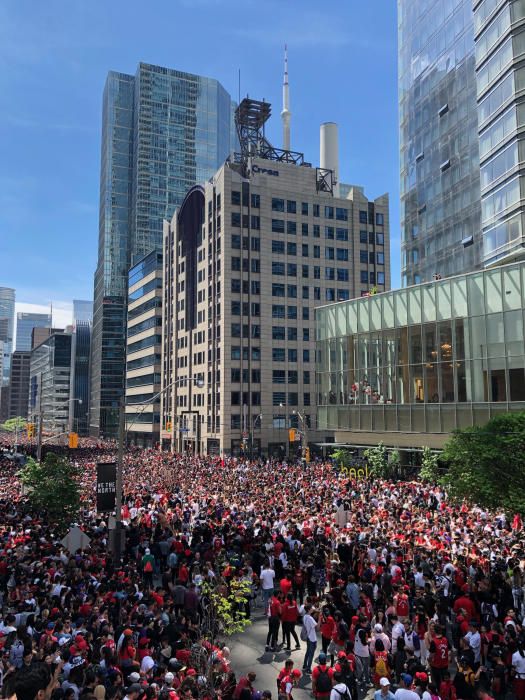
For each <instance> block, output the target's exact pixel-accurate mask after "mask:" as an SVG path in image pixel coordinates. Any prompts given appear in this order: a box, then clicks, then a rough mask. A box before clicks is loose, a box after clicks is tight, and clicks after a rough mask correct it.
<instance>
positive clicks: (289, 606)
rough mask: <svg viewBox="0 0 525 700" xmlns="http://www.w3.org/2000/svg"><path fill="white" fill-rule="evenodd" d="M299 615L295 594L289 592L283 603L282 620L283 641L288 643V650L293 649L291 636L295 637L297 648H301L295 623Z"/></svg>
mask: <svg viewBox="0 0 525 700" xmlns="http://www.w3.org/2000/svg"><path fill="white" fill-rule="evenodd" d="M298 616H299V608H298V607H297V602H296V601H295V599H294V597H293V594H292V593H288V595H287V596H286V600H285V602H284V603H283V604H282V605H281V622H282V626H283V643H284V644H286V647H285V649H286V651H291V647H290V636H292V637H293V638H294V641H295V648H296V649H300V648H301V644H300V643H299V637H298V636H297V632H296V631H295V625H296V623H297V618H298Z"/></svg>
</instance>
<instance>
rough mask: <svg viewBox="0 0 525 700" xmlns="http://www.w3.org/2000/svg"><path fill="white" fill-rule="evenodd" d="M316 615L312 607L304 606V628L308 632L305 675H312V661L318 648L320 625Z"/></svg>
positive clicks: (304, 662) (304, 665)
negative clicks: (318, 628)
mask: <svg viewBox="0 0 525 700" xmlns="http://www.w3.org/2000/svg"><path fill="white" fill-rule="evenodd" d="M315 614H316V611H315V610H314V609H313V608H312V606H311V605H309V604H307V605H305V606H304V617H303V628H304V630H305V632H306V654H305V655H304V660H303V673H312V661H313V660H314V656H315V648H316V646H317V627H318V625H319V623H318V622H317V621H316V619H315V617H314V615H315Z"/></svg>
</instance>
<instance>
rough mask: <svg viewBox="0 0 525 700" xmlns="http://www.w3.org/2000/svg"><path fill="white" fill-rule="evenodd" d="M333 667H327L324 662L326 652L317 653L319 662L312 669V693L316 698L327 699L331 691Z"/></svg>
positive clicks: (319, 699)
mask: <svg viewBox="0 0 525 700" xmlns="http://www.w3.org/2000/svg"><path fill="white" fill-rule="evenodd" d="M333 676H334V669H333V668H329V667H328V666H327V663H326V654H325V653H324V652H321V653H320V654H319V663H318V664H317V666H316V667H315V668H314V670H313V671H312V693H313V694H314V697H316V698H318V700H327V698H329V697H330V693H331V691H332V678H333Z"/></svg>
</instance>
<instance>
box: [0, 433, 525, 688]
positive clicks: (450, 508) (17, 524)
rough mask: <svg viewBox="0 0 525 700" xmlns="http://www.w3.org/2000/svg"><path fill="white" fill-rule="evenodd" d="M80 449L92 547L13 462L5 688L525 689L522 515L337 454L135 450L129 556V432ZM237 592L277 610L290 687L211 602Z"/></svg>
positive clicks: (249, 609) (0, 565)
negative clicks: (366, 472)
mask: <svg viewBox="0 0 525 700" xmlns="http://www.w3.org/2000/svg"><path fill="white" fill-rule="evenodd" d="M3 446H4V447H5V448H8V447H9V441H8V438H5V441H4V445H3ZM0 447H2V443H1V440H0ZM72 459H74V460H75V461H77V462H78V464H79V466H80V467H81V473H82V477H81V490H82V494H83V502H82V510H81V512H80V513H79V518H78V521H77V523H78V525H79V526H80V527H81V529H82V530H83V531H84V532H85V534H86V535H88V537H89V538H90V543H89V546H87V547H86V548H84V549H82V550H78V551H76V552H69V551H67V550H66V549H65V547H64V546H63V545H62V543H61V539H60V538H61V535H59V534H58V533H57V532H55V531H54V530H53V528H52V527H51V526H50V525H49V523H47V522H46V518H45V514H43V513H36V512H33V511H32V510H31V507H30V505H29V503H28V501H27V498H26V496H25V495H23V492H22V489H21V485H20V483H19V480H18V478H17V470H18V465H17V464H16V462H15V460H13V459H12V455H5V456H4V457H1V458H0V595H1V601H0V602H1V607H2V622H1V623H0V684H1V687H2V696H3V697H8V698H12V697H14V696H16V698H17V700H36V699H38V700H48V699H49V698H52V699H53V700H121V699H122V698H124V699H125V700H154V699H155V698H157V697H158V698H159V700H190V699H191V698H210V699H211V698H215V697H219V698H222V699H223V700H260V699H261V698H263V697H264V699H265V700H270V698H271V697H272V695H273V696H275V697H278V698H281V700H291V699H292V698H293V696H294V693H297V692H298V691H297V690H296V688H297V687H299V688H301V692H305V689H306V690H307V691H308V692H311V693H312V694H313V696H314V697H315V698H317V699H318V700H350V699H351V700H358V699H359V700H361V698H363V697H365V695H367V694H368V693H370V694H372V693H374V694H375V700H389V698H391V697H394V695H395V697H396V698H397V699H398V700H417V698H423V700H438V699H439V698H440V699H441V700H470V699H471V698H475V697H479V698H482V699H483V700H488V699H489V698H494V699H495V700H504V699H505V698H507V697H516V698H517V699H518V700H525V626H524V620H523V618H524V615H525V605H524V585H525V573H524V565H525V533H524V530H523V527H522V522H521V518H520V515H519V514H511V513H492V512H485V511H484V510H483V509H481V508H479V507H476V506H472V505H469V504H466V503H464V504H452V503H450V502H449V501H448V500H447V495H446V493H445V492H444V491H443V489H442V488H441V487H439V486H436V485H428V484H423V483H418V482H397V483H393V482H386V481H381V480H374V479H361V480H354V479H350V478H348V477H347V476H346V475H344V474H341V473H338V471H337V470H336V469H334V466H333V464H332V463H331V462H330V461H327V462H320V461H312V462H311V463H310V464H286V463H280V462H277V461H269V462H264V463H263V462H258V461H253V462H249V461H246V460H242V459H233V458H221V457H198V456H188V455H171V454H166V453H161V452H158V451H154V450H139V449H131V450H129V451H128V452H127V453H126V456H125V467H124V501H123V511H122V517H123V521H124V525H125V531H126V538H125V547H124V551H123V553H122V559H121V560H120V561H114V560H113V558H112V557H111V555H110V553H108V542H109V530H108V525H109V522H108V514H100V513H97V512H96V506H95V503H96V499H95V480H96V464H97V462H101V461H112V460H114V459H115V446H114V445H113V444H111V443H107V442H97V441H83V443H82V445H81V448H80V449H79V450H78V451H77V452H76V453H75V455H74V457H73V458H72ZM239 583H243V584H244V585H243V586H242V587H241V589H239V587H238V586H237V584H239ZM234 589H235V590H242V591H243V592H242V595H241V596H240V597H237V599H236V603H235V605H234V609H233V614H234V615H238V616H244V617H246V618H250V617H251V618H253V619H255V620H256V621H258V624H260V620H261V619H262V620H264V624H267V638H266V645H265V648H264V649H261V654H264V655H265V657H266V660H277V659H281V658H283V654H284V657H286V659H287V660H286V663H285V664H284V666H283V668H282V670H281V671H280V672H279V675H278V678H277V683H276V687H274V688H270V689H265V688H258V687H257V675H256V674H257V668H254V669H253V672H252V673H248V674H247V675H243V676H241V677H237V676H236V674H235V659H232V658H230V650H229V648H228V646H227V642H228V640H227V639H226V638H224V635H221V631H223V630H221V629H220V626H219V627H218V626H217V625H218V623H217V619H215V618H213V616H212V615H210V609H211V607H212V606H211V603H210V600H211V592H216V593H219V594H220V595H222V596H223V597H227V596H228V594H229V593H230V592H231V591H232V590H234ZM241 634H242V633H241Z"/></svg>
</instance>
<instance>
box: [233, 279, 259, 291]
mask: <svg viewBox="0 0 525 700" xmlns="http://www.w3.org/2000/svg"><path fill="white" fill-rule="evenodd" d="M231 286H232V287H231V288H232V292H233V293H234V294H240V293H241V291H242V293H243V294H250V293H251V294H260V293H261V283H260V281H259V280H251V282H250V281H249V280H240V279H232V281H231Z"/></svg>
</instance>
